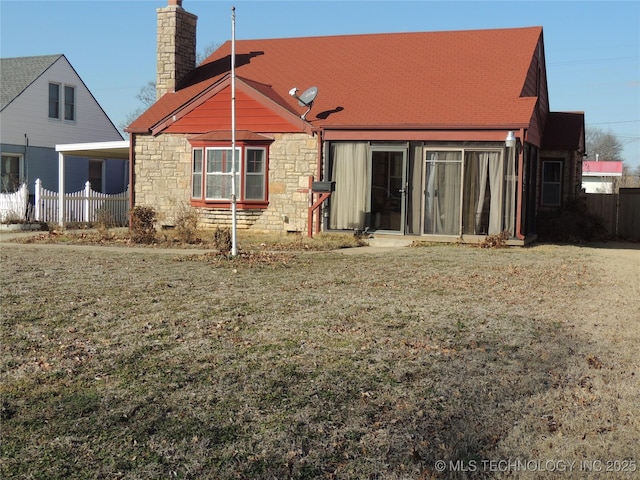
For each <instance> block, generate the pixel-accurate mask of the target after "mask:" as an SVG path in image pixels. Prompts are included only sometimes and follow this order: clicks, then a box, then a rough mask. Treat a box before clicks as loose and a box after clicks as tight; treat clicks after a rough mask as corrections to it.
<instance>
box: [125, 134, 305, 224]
mask: <svg viewBox="0 0 640 480" xmlns="http://www.w3.org/2000/svg"><path fill="white" fill-rule="evenodd" d="M274 139H275V141H274V142H273V143H272V144H271V148H270V152H269V206H268V208H267V209H265V210H254V209H251V210H240V209H238V211H237V227H238V228H239V229H241V228H251V229H255V230H261V231H274V232H304V233H306V231H307V215H308V210H307V209H308V206H309V196H308V193H307V192H306V191H302V190H306V189H307V188H308V186H309V176H311V175H314V174H315V171H316V158H317V153H318V151H317V148H318V147H317V141H318V140H317V137H313V136H310V135H307V134H302V133H296V134H291V133H287V134H275V135H274ZM134 148H135V163H134V169H135V203H136V205H147V206H152V207H154V208H155V209H156V212H157V213H158V217H159V222H160V224H161V225H172V224H174V221H175V218H176V216H177V215H178V214H179V213H180V209H181V208H184V206H187V205H189V204H190V195H191V193H190V192H191V145H190V144H189V142H188V140H187V138H186V136H185V135H176V134H167V135H159V136H157V137H153V136H150V135H137V136H136V137H135V143H134ZM199 210H200V213H201V217H200V218H201V223H202V224H203V226H204V227H207V226H208V227H212V228H213V227H216V226H221V227H228V226H230V225H231V210H230V209H226V208H225V209H220V208H199Z"/></svg>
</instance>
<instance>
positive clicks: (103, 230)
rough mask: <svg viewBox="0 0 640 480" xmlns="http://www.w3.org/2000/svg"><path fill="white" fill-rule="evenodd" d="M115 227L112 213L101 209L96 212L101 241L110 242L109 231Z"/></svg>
mask: <svg viewBox="0 0 640 480" xmlns="http://www.w3.org/2000/svg"><path fill="white" fill-rule="evenodd" d="M113 225H114V221H113V215H112V213H111V212H110V211H109V210H108V209H106V208H99V209H98V210H97V211H96V222H95V228H96V230H97V231H98V235H99V236H100V239H101V240H108V239H109V238H110V236H111V235H110V234H109V229H110V228H111V227H113Z"/></svg>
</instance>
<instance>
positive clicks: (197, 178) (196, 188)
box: [191, 173, 202, 198]
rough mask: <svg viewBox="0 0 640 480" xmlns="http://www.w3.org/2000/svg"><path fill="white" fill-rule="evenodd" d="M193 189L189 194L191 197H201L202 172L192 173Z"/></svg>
mask: <svg viewBox="0 0 640 480" xmlns="http://www.w3.org/2000/svg"><path fill="white" fill-rule="evenodd" d="M192 181H193V189H192V191H191V196H192V197H193V198H202V173H194V174H193V180H192Z"/></svg>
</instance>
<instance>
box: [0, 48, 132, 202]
mask: <svg viewBox="0 0 640 480" xmlns="http://www.w3.org/2000/svg"><path fill="white" fill-rule="evenodd" d="M0 93H1V95H0V125H2V129H1V131H0V149H1V153H2V160H1V162H0V174H1V185H0V188H1V192H3V193H8V192H13V191H16V190H17V188H18V187H19V185H20V184H22V183H26V184H27V185H28V187H29V191H30V194H31V195H30V196H31V201H33V191H32V189H33V186H34V182H35V180H36V179H37V178H39V179H40V180H41V181H42V183H43V185H45V186H46V188H48V189H51V190H57V189H58V188H59V186H60V185H61V184H62V185H63V187H64V191H65V192H75V191H78V190H82V189H83V188H84V185H85V183H86V182H87V181H89V182H90V183H91V188H92V189H93V190H95V191H97V192H102V193H119V192H123V191H125V190H126V189H127V185H128V183H129V166H128V160H123V159H122V158H117V157H116V158H109V157H106V156H105V157H103V156H100V154H99V153H98V155H97V156H95V155H94V156H92V157H89V156H70V157H68V158H67V159H66V162H65V168H64V176H63V178H62V181H60V178H59V154H58V152H57V151H56V145H60V144H80V143H96V142H122V141H123V137H122V135H121V134H120V132H119V131H118V129H117V128H116V126H115V125H114V124H113V122H112V121H111V120H110V119H109V117H108V116H107V114H106V113H105V112H104V110H103V109H102V107H101V106H100V105H99V104H98V102H97V100H96V99H95V98H94V96H93V95H92V94H91V92H90V91H89V89H88V88H87V86H86V85H85V83H84V82H83V81H82V79H81V78H80V76H79V75H78V73H77V72H76V71H75V69H74V68H73V67H72V66H71V64H70V63H69V61H68V60H67V58H66V57H65V56H64V55H62V54H58V55H44V56H33V57H16V58H2V59H0Z"/></svg>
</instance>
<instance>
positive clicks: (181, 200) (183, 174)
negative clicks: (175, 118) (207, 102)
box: [134, 134, 191, 225]
mask: <svg viewBox="0 0 640 480" xmlns="http://www.w3.org/2000/svg"><path fill="white" fill-rule="evenodd" d="M134 149H135V162H134V175H135V182H134V185H135V187H134V188H135V204H136V206H137V205H143V206H150V207H153V208H155V210H156V212H157V214H158V221H159V223H160V225H173V224H174V221H175V218H176V215H177V214H178V213H179V212H180V210H181V209H184V208H185V207H187V206H189V202H190V195H191V145H190V144H189V141H188V140H187V137H186V136H185V135H175V134H174V135H158V136H157V137H154V136H152V135H136V136H135V138H134Z"/></svg>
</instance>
